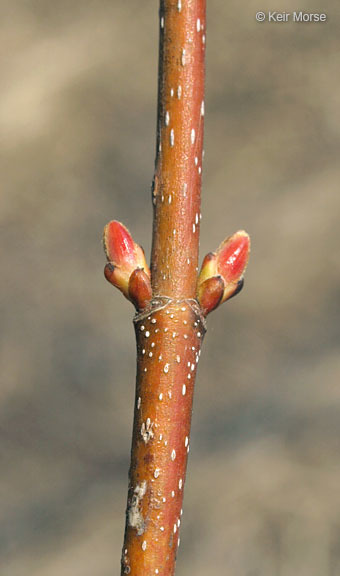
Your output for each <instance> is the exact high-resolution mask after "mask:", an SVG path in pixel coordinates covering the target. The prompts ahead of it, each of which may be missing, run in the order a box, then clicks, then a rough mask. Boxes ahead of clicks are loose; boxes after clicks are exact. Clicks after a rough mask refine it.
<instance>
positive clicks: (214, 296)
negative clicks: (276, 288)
mask: <svg viewBox="0 0 340 576" xmlns="http://www.w3.org/2000/svg"><path fill="white" fill-rule="evenodd" d="M249 252H250V238H249V236H248V234H247V233H246V232H244V231H243V230H240V231H239V232H236V233H235V234H233V236H230V237H229V238H227V239H226V240H224V241H223V242H222V244H221V245H220V246H219V248H218V250H217V252H216V253H209V254H207V256H206V257H205V258H204V260H203V263H202V267H201V271H200V275H199V277H198V287H197V298H198V301H199V303H200V305H201V307H202V310H203V313H204V314H208V313H209V312H211V311H212V310H213V309H214V308H216V306H218V304H219V303H222V302H225V301H226V300H229V298H232V296H235V295H236V294H238V292H240V290H241V288H242V286H243V275H244V272H245V269H246V267H247V263H248V258H249ZM216 278H220V279H221V281H222V283H223V294H222V296H221V297H220V298H219V299H218V294H219V290H220V288H219V285H220V283H218V282H217V281H216Z"/></svg>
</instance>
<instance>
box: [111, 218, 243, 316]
mask: <svg viewBox="0 0 340 576" xmlns="http://www.w3.org/2000/svg"><path fill="white" fill-rule="evenodd" d="M103 243H104V250H105V254H106V257H107V260H108V264H106V266H105V269H104V273H105V277H106V279H107V280H108V281H109V282H110V283H111V284H113V285H114V286H116V287H117V288H119V290H121V292H123V294H124V296H126V298H128V300H131V302H133V304H134V305H135V307H136V308H137V310H143V309H144V308H146V306H147V305H148V304H149V302H150V300H151V298H152V289H151V274H150V269H149V267H148V265H147V263H146V260H145V254H144V251H143V249H142V248H141V246H139V245H138V244H136V242H134V240H133V239H132V236H131V234H130V232H129V231H128V229H127V228H125V226H123V224H121V223H120V222H117V221H116V220H113V221H112V222H109V224H107V225H106V226H105V228H104V236H103ZM249 251H250V239H249V236H248V234H247V233H246V232H244V231H243V230H240V231H238V232H236V233H235V234H233V235H232V236H230V237H229V238H226V239H225V240H224V241H223V242H222V244H221V245H220V246H219V248H218V250H217V251H216V252H210V253H209V254H207V255H206V256H205V258H204V260H203V263H202V267H201V271H200V274H199V276H198V281H197V300H198V302H199V304H200V306H201V308H202V312H203V314H204V315H205V316H206V315H207V314H209V312H211V311H212V310H214V309H215V308H216V307H217V306H218V305H219V304H222V302H225V301H226V300H229V299H230V298H232V297H233V296H235V295H236V294H238V293H239V292H240V290H241V288H242V286H243V275H244V272H245V269H246V266H247V263H248V258H249Z"/></svg>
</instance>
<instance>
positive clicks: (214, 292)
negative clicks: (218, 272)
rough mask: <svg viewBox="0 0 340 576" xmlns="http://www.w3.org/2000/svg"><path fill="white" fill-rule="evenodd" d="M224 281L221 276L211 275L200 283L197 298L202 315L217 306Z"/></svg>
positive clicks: (221, 294)
mask: <svg viewBox="0 0 340 576" xmlns="http://www.w3.org/2000/svg"><path fill="white" fill-rule="evenodd" d="M223 292H224V281H223V278H221V276H212V277H211V278H208V279H207V280H205V282H203V284H200V285H199V286H198V290H197V299H198V301H199V303H200V306H201V308H202V312H203V314H204V316H206V315H207V314H209V312H212V311H213V310H215V308H217V306H218V305H219V303H220V302H221V300H222V296H223Z"/></svg>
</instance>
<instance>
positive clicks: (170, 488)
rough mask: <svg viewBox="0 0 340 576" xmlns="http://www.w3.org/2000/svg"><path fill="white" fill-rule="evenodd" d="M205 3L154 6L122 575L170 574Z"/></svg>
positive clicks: (196, 214) (192, 322) (187, 362)
mask: <svg viewBox="0 0 340 576" xmlns="http://www.w3.org/2000/svg"><path fill="white" fill-rule="evenodd" d="M204 52H205V1H204V0H189V1H186V0H183V1H182V2H180V1H177V0H171V1H170V0H164V1H161V5H160V61H159V94H158V127H157V155H156V168H155V176H154V186H153V206H154V224H153V244H152V258H151V284H152V291H153V296H152V301H151V303H150V304H149V305H148V306H147V308H146V309H145V310H144V311H143V312H142V313H140V314H139V315H137V317H136V318H135V330H136V339H137V383H136V401H135V416H134V428H133V440H132V455H131V467H130V473H129V494H128V505H127V517H126V530H125V540H124V547H123V554H122V574H131V575H132V576H151V575H153V574H159V575H161V576H170V575H172V574H174V571H175V559H176V553H177V549H178V546H179V542H180V539H179V532H180V523H181V515H182V500H183V489H184V482H185V472H186V464H187V455H188V452H189V438H190V422H191V412H192V398H193V389H194V381H195V375H196V367H197V363H198V360H199V355H200V348H201V343H202V338H203V336H204V333H205V320H204V317H203V315H202V313H201V309H200V306H199V305H198V303H197V301H196V299H195V297H196V284H197V270H198V268H197V266H198V245H199V229H200V190H201V178H202V151H203V120H204Z"/></svg>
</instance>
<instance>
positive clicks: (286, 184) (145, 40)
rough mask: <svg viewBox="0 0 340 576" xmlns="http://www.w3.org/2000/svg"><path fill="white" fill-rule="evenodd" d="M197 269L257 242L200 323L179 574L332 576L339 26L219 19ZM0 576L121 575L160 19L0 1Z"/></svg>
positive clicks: (302, 1) (333, 11)
mask: <svg viewBox="0 0 340 576" xmlns="http://www.w3.org/2000/svg"><path fill="white" fill-rule="evenodd" d="M207 4H208V35H207V92H206V139H205V150H206V155H205V166H204V179H203V180H204V181H203V184H204V188H203V202H202V203H203V205H202V213H203V220H202V234H201V257H202V256H203V255H204V254H205V253H206V252H207V251H209V250H213V249H215V248H216V247H217V246H218V244H219V243H220V241H221V240H222V239H223V238H224V237H225V236H226V235H228V234H230V233H232V232H234V231H235V230H237V229H238V228H245V229H246V230H247V231H248V232H249V233H250V234H251V237H252V242H253V249H252V255H251V261H250V265H249V269H248V272H247V278H246V285H245V288H244V291H243V292H242V293H241V295H240V296H239V297H237V298H236V299H235V300H232V301H231V302H230V303H228V304H226V305H224V307H222V308H221V309H219V311H218V312H215V313H214V314H212V315H211V316H210V317H209V330H208V334H207V337H206V341H205V345H204V350H203V354H202V358H201V363H200V369H199V375H198V381H197V388H196V396H195V405H194V415H193V430H192V441H191V452H190V459H189V468H188V479H187V485H186V490H185V504H184V516H183V524H182V532H181V547H180V553H179V558H178V562H177V573H178V576H191V575H193V574H194V575H195V576H203V575H204V576H206V575H207V574H223V575H227V576H338V575H339V574H340V440H339V438H340V387H339V380H340V358H339V337H340V260H339V240H340V231H339V216H340V196H339V182H340V163H339V154H340V114H339V104H340V76H339V59H340V35H339V24H340V6H339V3H338V2H336V0H334V1H328V0H324V1H323V2H322V10H323V11H325V12H326V13H327V14H328V21H327V23H324V24H293V23H287V24H268V23H264V24H258V23H256V21H255V12H256V11H257V10H265V11H266V10H269V9H272V10H273V9H277V8H281V9H284V10H286V11H288V12H292V11H293V10H297V9H299V10H303V9H305V10H308V11H313V10H319V9H320V2H315V1H314V0H310V1H308V2H307V0H299V3H298V5H297V4H296V3H295V0H294V2H293V0H285V2H284V3H282V2H281V6H279V7H278V6H277V5H274V4H275V3H274V2H272V1H271V2H269V0H268V2H267V0H261V2H257V1H256V2H255V1H253V0H245V2H242V3H240V2H238V1H237V0H228V1H225V0H209V1H208V3H207ZM0 12H1V19H0V42H1V57H0V58H1V91H0V162H1V194H0V218H1V277H2V281H1V288H0V290H1V292H0V299H1V300H0V305H1V351H0V363H1V367H0V458H1V460H0V461H1V476H0V574H1V576H27V575H31V574H32V575H33V574H34V576H60V575H61V574H62V575H63V576H94V575H95V576H111V575H113V574H119V560H120V551H121V545H122V538H123V526H124V511H125V503H126V490H127V473H128V466H129V451H130V441H131V427H132V408H133V398H134V378H135V343H134V333H133V327H132V322H131V320H132V315H133V309H132V307H131V305H130V304H129V303H128V302H127V301H126V300H124V299H123V297H122V296H121V295H120V294H119V293H118V292H117V291H115V290H113V289H112V288H111V287H110V286H109V285H108V284H107V283H106V282H105V280H104V278H103V266H104V256H103V252H102V247H101V234H102V228H103V226H104V224H105V223H106V222H107V221H108V220H110V219H112V218H116V219H119V220H122V221H123V222H124V223H125V224H126V225H127V226H128V227H129V228H130V230H131V231H132V233H133V235H134V237H135V238H136V239H137V241H139V242H140V243H141V244H142V245H143V246H144V247H145V249H146V251H147V253H149V250H150V244H151V222H152V208H151V201H150V183H151V179H152V173H153V163H154V149H155V124H156V91H157V59H158V54H157V51H158V2H157V1H156V0H152V1H151V0H149V1H146V2H145V1H144V2H140V1H138V0H129V1H127V2H118V1H115V0H110V1H109V0H97V1H95V2H94V1H92V0H72V2H70V1H66V0H59V1H58V2H52V1H50V0H25V1H24V0H17V1H16V2H13V0H0Z"/></svg>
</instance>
